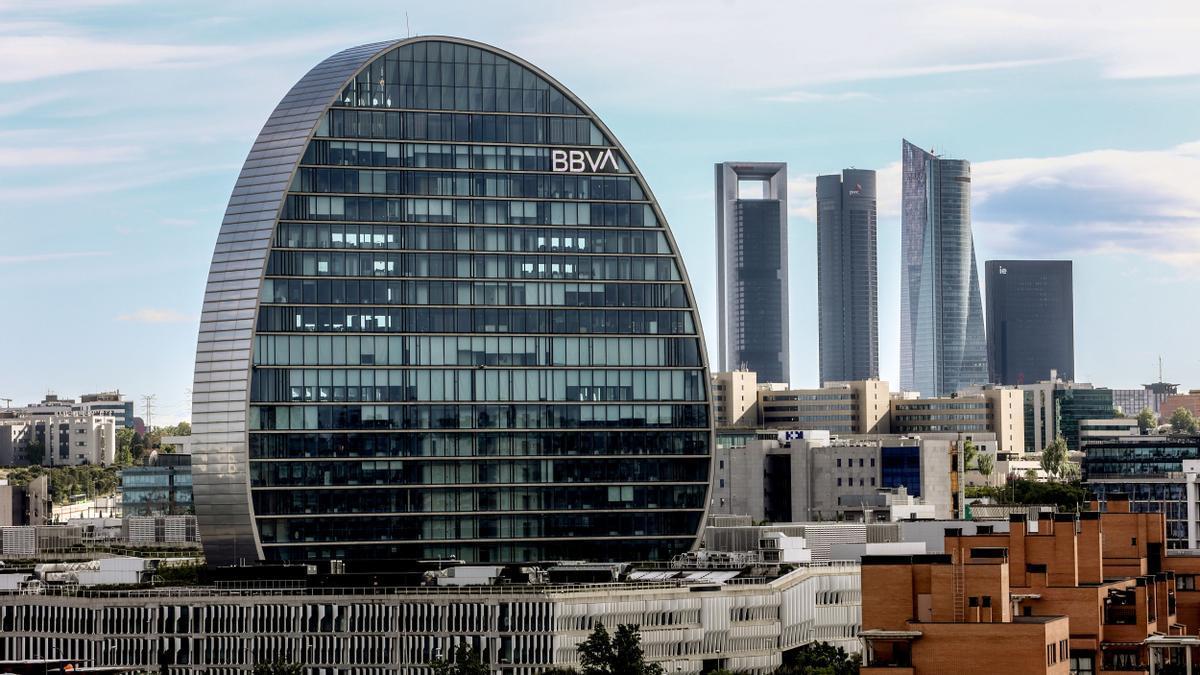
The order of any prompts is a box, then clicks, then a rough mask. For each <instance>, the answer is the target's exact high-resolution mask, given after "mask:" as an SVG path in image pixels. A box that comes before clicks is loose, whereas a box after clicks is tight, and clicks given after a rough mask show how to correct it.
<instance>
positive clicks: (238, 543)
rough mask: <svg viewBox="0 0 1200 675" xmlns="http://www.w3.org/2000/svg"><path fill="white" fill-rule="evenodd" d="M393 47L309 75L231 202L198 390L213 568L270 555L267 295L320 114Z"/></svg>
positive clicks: (196, 477)
mask: <svg viewBox="0 0 1200 675" xmlns="http://www.w3.org/2000/svg"><path fill="white" fill-rule="evenodd" d="M394 44H396V41H394V40H393V41H388V42H379V43H374V44H369V45H362V46H358V47H354V48H351V49H347V50H345V51H342V52H339V53H338V54H335V55H333V56H331V57H329V58H328V59H326V60H325V61H322V62H321V63H320V64H318V65H317V66H316V67H314V68H313V69H312V70H310V71H309V72H308V73H307V74H306V75H305V76H304V77H303V78H301V79H300V81H299V82H297V83H296V85H295V86H293V87H292V88H291V90H290V91H289V92H288V93H287V95H286V96H284V97H283V100H282V101H280V102H279V105H278V106H276V108H275V110H274V112H272V113H271V116H270V117H269V118H268V119H267V123H266V124H265V125H264V126H263V129H262V131H261V132H259V134H258V138H257V139H255V141H254V145H253V146H252V147H251V149H250V153H249V155H248V156H247V157H246V162H245V164H244V165H243V166H242V172H241V174H239V175H238V179H237V183H235V184H234V188H233V194H232V195H231V196H230V198H229V206H228V207H227V208H226V210H225V218H224V220H222V222H221V231H220V233H219V234H218V235H217V243H216V247H215V249H214V252H213V259H212V265H211V267H210V268H209V272H208V284H207V286H206V287H205V290H204V305H203V308H202V309H201V315H200V332H199V336H198V338H197V343H196V371H195V381H194V384H193V388H192V434H193V441H192V443H193V445H192V448H193V449H192V453H193V454H192V472H193V481H194V483H193V488H192V489H193V492H194V503H195V505H196V521H197V524H198V526H199V528H200V532H201V539H202V541H203V542H204V553H205V556H206V558H207V559H208V561H209V562H210V563H213V564H230V563H235V562H239V561H242V560H259V559H261V558H262V546H261V545H260V543H259V541H258V536H257V532H256V530H255V527H254V522H253V513H252V508H253V507H252V506H251V502H250V477H249V461H248V460H249V457H248V447H247V427H246V418H247V415H248V411H249V391H250V365H251V357H252V354H251V350H252V348H253V334H254V320H255V315H256V313H257V310H258V296H259V288H260V287H261V285H262V277H263V271H264V269H265V267H266V261H267V253H268V251H269V250H270V247H271V238H272V235H273V233H274V231H275V224H276V221H277V220H278V217H279V212H280V209H281V208H282V205H283V200H284V197H285V195H286V194H287V190H288V185H289V184H290V183H291V180H292V174H293V173H294V172H295V170H296V166H297V165H298V164H299V162H300V158H301V157H302V156H303V154H304V149H305V148H306V147H307V146H308V141H309V139H310V138H311V137H312V134H313V132H314V131H315V129H316V126H317V123H318V122H319V121H320V119H321V115H322V114H324V112H325V111H326V110H327V109H328V108H329V106H330V105H331V104H332V102H333V100H334V98H335V97H336V96H337V95H338V93H339V92H341V90H342V88H343V87H344V86H345V85H346V82H347V81H348V80H349V79H350V78H352V77H353V76H354V74H355V73H357V72H358V71H359V70H361V69H362V68H363V67H364V66H365V65H366V64H367V63H369V62H370V61H371V59H372V58H374V57H375V55H377V54H378V53H379V52H381V51H384V50H386V49H388V48H390V47H392V46H393V45H394Z"/></svg>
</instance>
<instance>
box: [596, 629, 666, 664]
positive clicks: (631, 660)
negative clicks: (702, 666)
mask: <svg viewBox="0 0 1200 675" xmlns="http://www.w3.org/2000/svg"><path fill="white" fill-rule="evenodd" d="M641 643H642V634H641V632H640V631H639V626H637V625H636V624H621V625H619V626H617V634H616V635H615V636H610V635H609V634H608V630H607V629H606V628H605V627H604V624H603V623H600V624H596V629H595V630H593V631H592V634H591V635H589V636H588V639H587V640H584V641H583V642H582V643H580V645H579V648H578V649H579V661H580V663H581V664H582V665H583V671H582V672H583V675H662V672H663V670H662V666H660V665H658V664H657V663H646V658H645V654H644V653H643V651H642V644H641Z"/></svg>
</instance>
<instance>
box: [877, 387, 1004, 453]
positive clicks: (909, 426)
mask: <svg viewBox="0 0 1200 675" xmlns="http://www.w3.org/2000/svg"><path fill="white" fill-rule="evenodd" d="M1024 414H1025V411H1024V407H1023V405H1022V396H1021V392H1020V391H1019V390H1016V389H1013V388H1011V387H1008V388H1006V387H993V386H986V387H983V388H980V389H977V390H972V391H968V392H963V393H962V394H959V395H955V396H945V397H941V398H907V397H896V398H893V399H892V401H891V426H892V432H893V433H897V434H908V435H920V434H928V433H958V434H979V433H990V434H995V440H996V445H997V449H998V450H999V452H1001V453H1006V454H1007V453H1021V452H1024V451H1025V440H1026V439H1025V420H1024Z"/></svg>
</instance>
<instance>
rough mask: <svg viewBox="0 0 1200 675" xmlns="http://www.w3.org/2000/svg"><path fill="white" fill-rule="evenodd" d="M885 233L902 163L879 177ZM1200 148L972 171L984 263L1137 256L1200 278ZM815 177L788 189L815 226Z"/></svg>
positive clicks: (1105, 153) (985, 164)
mask: <svg viewBox="0 0 1200 675" xmlns="http://www.w3.org/2000/svg"><path fill="white" fill-rule="evenodd" d="M876 180H877V194H878V204H877V208H878V217H879V223H880V227H893V226H895V225H896V224H898V222H899V220H900V204H901V197H900V194H901V164H900V162H894V163H892V164H889V165H887V166H885V167H883V168H882V169H879V170H878V171H877V175H876ZM1196 185H1200V142H1193V143H1185V144H1183V145H1178V146H1175V147H1172V148H1167V149H1163V150H1095V151H1090V152H1081V153H1075V154H1070V155H1062V156H1058V157H1030V158H1018V159H1000V160H991V161H982V162H972V164H971V186H972V188H971V201H972V208H971V210H972V227H973V230H974V233H975V244H976V249H977V251H978V252H979V254H980V255H981V256H985V257H990V256H1013V257H1032V258H1047V257H1073V256H1081V255H1088V254H1094V253H1107V254H1114V253H1115V254H1133V255H1137V256H1142V257H1145V258H1149V259H1151V260H1154V261H1157V262H1160V263H1167V264H1169V265H1171V266H1172V267H1175V268H1177V271H1181V272H1190V271H1191V270H1193V269H1200V191H1197V190H1196V187H1195V186H1196ZM814 190H815V176H797V177H795V178H793V179H792V180H791V181H789V185H788V194H789V198H790V200H791V209H790V210H791V215H792V216H793V217H797V218H803V219H805V220H808V221H812V220H814V219H815V217H816V213H815V197H814Z"/></svg>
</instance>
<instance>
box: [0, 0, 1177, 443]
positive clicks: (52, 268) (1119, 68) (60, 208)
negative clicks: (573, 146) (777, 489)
mask: <svg viewBox="0 0 1200 675" xmlns="http://www.w3.org/2000/svg"><path fill="white" fill-rule="evenodd" d="M410 34H412V35H434V34H441V35H457V36H462V37H467V38H471V39H475V40H480V41H483V42H487V43H490V44H493V45H495V46H497V47H500V48H502V49H506V50H508V51H510V52H513V53H515V54H517V55H519V56H522V57H524V58H525V59H527V60H529V61H531V62H532V63H534V64H537V65H538V66H540V67H541V68H543V69H544V70H545V71H547V72H548V73H550V74H551V75H552V76H554V77H555V78H557V79H558V80H559V81H560V82H562V83H563V84H564V85H566V86H567V87H568V88H570V89H571V90H572V91H574V92H575V93H576V94H577V95H578V96H580V97H581V98H582V99H583V100H584V101H585V102H586V103H587V104H588V105H589V106H590V107H591V108H592V109H593V110H594V111H595V112H596V113H597V114H598V115H599V116H600V117H601V118H602V119H603V120H604V121H605V122H606V123H607V125H608V126H609V128H610V129H612V131H613V132H614V133H615V134H616V136H617V137H618V138H619V139H620V140H621V142H622V143H623V144H624V146H625V147H626V149H627V150H628V152H629V154H630V155H631V158H632V159H633V160H634V161H635V162H636V163H637V164H638V166H639V168H640V169H641V170H642V172H643V174H644V175H645V177H646V179H647V181H648V183H649V185H650V187H651V189H652V190H653V192H654V193H655V196H656V197H657V199H658V200H659V202H660V204H661V206H662V209H663V211H664V213H665V214H666V216H667V219H668V221H669V222H670V225H671V227H672V230H673V231H674V233H675V237H676V239H677V241H678V242H679V245H680V248H681V251H682V254H683V257H684V262H685V264H686V266H687V268H688V271H689V274H690V276H691V278H692V280H693V283H694V286H695V292H696V296H697V298H698V300H699V303H700V307H701V312H702V321H703V325H704V327H705V330H706V337H707V342H708V345H709V349H710V352H712V356H713V357H715V350H716V346H717V342H718V340H717V335H716V325H717V321H716V282H715V273H714V272H715V265H716V262H715V261H716V245H715V225H714V203H713V202H714V196H713V182H714V181H713V165H714V164H715V163H717V162H721V161H785V162H787V163H788V174H789V211H790V214H789V216H790V217H789V234H788V236H789V256H790V264H791V270H790V294H791V307H790V312H791V319H790V321H791V340H792V344H791V362H792V381H793V383H794V384H797V385H802V386H815V385H816V383H817V380H818V374H817V324H816V317H817V314H816V303H817V301H816V257H815V247H816V231H815V206H814V195H813V192H814V178H815V176H816V175H818V174H825V173H835V172H837V171H840V170H841V169H843V168H846V167H856V168H860V169H863V168H870V169H876V170H878V171H879V184H878V190H879V219H878V223H879V241H878V259H879V305H880V306H879V322H880V326H879V339H880V344H879V347H880V363H881V371H882V372H881V376H882V377H883V378H884V379H887V380H889V381H890V382H891V383H893V388H896V386H897V383H898V381H899V377H898V374H899V321H900V309H899V305H900V272H899V261H900V252H899V243H900V234H899V231H900V230H899V225H900V219H899V213H900V181H899V174H900V144H901V139H902V138H907V139H909V140H911V141H912V142H914V143H916V144H917V145H920V146H922V147H925V148H932V149H934V150H935V151H936V152H937V153H938V154H942V155H944V156H947V157H954V158H963V159H968V160H971V162H972V168H973V183H972V186H973V187H972V189H973V194H972V201H973V204H972V208H973V220H974V236H975V247H976V253H977V257H978V260H979V269H980V272H982V270H983V261H985V260H991V259H1002V258H1044V259H1070V260H1073V261H1074V263H1075V346H1076V355H1075V358H1076V364H1075V370H1076V379H1077V380H1079V381H1091V382H1094V383H1096V384H1098V385H1105V386H1111V387H1117V388H1130V387H1137V386H1139V385H1140V384H1142V383H1145V382H1150V381H1153V380H1156V379H1157V375H1158V373H1157V368H1158V365H1157V364H1158V358H1159V357H1160V356H1161V357H1162V358H1163V361H1164V365H1165V374H1166V378H1167V379H1168V380H1169V381H1172V382H1180V383H1183V385H1184V388H1187V387H1190V386H1195V387H1200V354H1198V353H1197V350H1196V349H1195V344H1196V342H1195V339H1194V337H1193V336H1195V335H1196V334H1197V333H1200V313H1198V312H1196V311H1195V303H1196V297H1197V290H1198V289H1200V114H1197V113H1198V111H1200V40H1196V39H1195V36H1196V35H1197V34H1200V4H1198V3H1195V2H1194V1H1186V2H1184V1H1181V2H1153V1H1150V2H1146V1H1143V2H1138V3H1125V2H1092V1H1086V2H1085V1H1078V0H1060V1H1059V2H1053V3H1047V2H1044V0H1038V1H1035V2H1025V1H1012V2H971V3H964V2H960V1H957V0H913V1H910V2H905V3H895V2H882V1H881V2H850V1H848V2H840V3H828V2H823V3H818V2H782V1H781V2H740V1H732V0H731V1H724V2H722V1H716V0H666V1H661V2H634V1H629V2H625V1H622V0H614V1H611V2H603V3H602V2H550V1H546V2H524V1H521V0H509V1H507V2H478V3H472V2H455V1H453V0H449V1H443V2H439V3H405V2H397V1H395V0H392V1H390V2H372V1H359V2H355V3H351V4H349V5H331V4H329V3H317V2H310V3H306V2H297V1H294V0H293V1H289V2H255V3H246V2H225V1H223V0H209V1H207V2H203V3H185V2H162V1H157V2H132V1H130V2H125V1H120V0H56V1H55V2H22V1H17V0H0V64H3V65H2V66H0V235H2V236H0V297H3V298H4V300H5V302H4V308H5V309H6V310H7V311H6V312H5V318H6V321H5V322H4V325H3V328H0V398H9V397H11V398H12V399H14V402H15V403H16V404H18V405H19V404H22V403H26V402H33V401H37V400H40V399H41V398H42V397H43V396H44V395H45V394H46V393H48V392H54V393H57V394H59V395H61V396H78V395H79V394H80V393H85V392H91V391H98V390H110V389H120V390H121V391H122V392H123V393H125V394H126V395H128V396H130V397H132V398H135V399H136V400H138V401H139V403H138V414H143V410H142V406H141V403H140V400H141V397H142V396H144V395H147V394H154V395H155V396H156V403H155V407H154V423H155V424H156V425H157V424H160V423H161V424H165V423H171V422H175V421H178V420H181V419H187V418H188V417H189V407H190V404H189V388H190V387H191V382H192V369H193V356H194V350H195V341H196V331H197V326H198V321H199V309H200V304H201V300H202V297H203V289H204V284H205V280H206V276H207V271H208V265H209V261H210V258H211V255H212V248H213V244H214V242H215V240H216V236H217V231H218V229H219V226H220V222H221V217H222V215H223V213H224V210H225V206H226V202H227V200H228V198H229V193H230V191H231V190H232V187H233V183H234V180H235V179H236V177H237V174H238V171H239V170H240V167H241V163H242V161H243V160H244V159H245V156H246V153H247V152H248V150H249V148H250V145H251V144H252V142H253V140H254V138H255V136H256V135H257V134H258V131H259V129H260V128H261V126H262V124H263V122H265V121H266V118H267V116H268V115H269V114H270V112H271V110H272V109H273V108H274V106H275V104H276V103H277V102H278V101H279V100H280V98H282V96H283V95H284V93H286V92H287V90H288V89H289V88H290V87H291V85H292V84H293V83H294V82H295V81H296V80H298V79H299V78H300V77H302V76H303V75H304V73H305V72H307V71H308V69H310V68H311V67H313V66H314V65H316V64H317V63H319V62H320V61H321V60H322V59H324V58H325V57H327V56H329V55H331V54H333V53H335V52H337V51H339V50H341V49H343V48H346V47H349V46H353V45H357V44H362V43H367V42H374V41H378V40H385V39H391V38H400V37H405V36H407V35H410ZM713 363H714V365H715V364H716V360H715V358H714V359H713Z"/></svg>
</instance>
